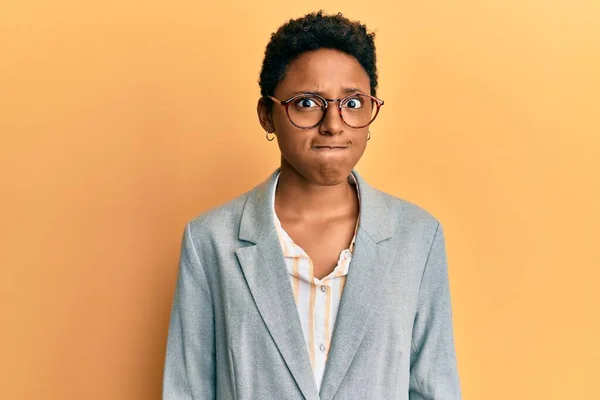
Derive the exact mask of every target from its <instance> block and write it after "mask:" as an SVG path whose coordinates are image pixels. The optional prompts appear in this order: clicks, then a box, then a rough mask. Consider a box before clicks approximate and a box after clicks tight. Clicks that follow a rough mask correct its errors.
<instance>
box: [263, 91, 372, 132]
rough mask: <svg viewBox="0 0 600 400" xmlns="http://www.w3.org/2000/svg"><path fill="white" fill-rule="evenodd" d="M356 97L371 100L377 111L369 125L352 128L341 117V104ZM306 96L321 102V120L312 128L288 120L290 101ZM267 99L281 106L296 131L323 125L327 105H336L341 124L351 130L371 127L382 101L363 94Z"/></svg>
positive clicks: (313, 95) (313, 94) (312, 95)
mask: <svg viewBox="0 0 600 400" xmlns="http://www.w3.org/2000/svg"><path fill="white" fill-rule="evenodd" d="M357 95H359V96H361V97H366V98H369V99H371V100H372V102H373V104H375V105H376V106H377V110H375V114H373V118H371V120H370V121H369V123H367V124H365V125H361V126H352V125H350V124H348V123H347V122H346V121H345V120H344V117H343V116H342V104H343V103H344V101H346V100H347V99H349V98H352V97H356V96H357ZM306 96H311V97H317V98H318V99H320V100H322V101H323V106H321V109H322V110H323V116H322V117H321V119H320V120H319V122H317V123H316V124H314V125H312V126H299V125H296V123H294V121H292V119H291V118H290V112H289V108H288V107H289V105H290V104H291V103H292V101H294V100H296V99H299V98H301V97H306ZM266 97H267V98H269V99H271V100H273V101H274V102H275V103H277V104H279V105H281V106H283V108H285V114H286V115H287V117H288V119H289V120H290V122H291V123H292V125H294V126H295V127H296V128H298V129H313V128H316V127H317V126H319V125H321V124H322V123H323V121H324V120H325V116H326V115H327V108H328V106H329V103H337V109H338V112H339V114H340V119H341V120H342V122H343V123H344V125H346V126H347V127H349V128H353V129H360V128H365V127H367V126H369V125H371V124H372V123H373V121H375V118H377V115H378V114H379V109H380V108H381V106H382V105H383V103H384V101H383V100H381V99H378V98H377V97H375V96H371V95H368V94H365V93H352V94H349V95H348V96H346V97H342V98H341V99H326V98H325V97H323V96H319V95H318V94H315V93H300V94H297V95H294V96H292V97H290V98H289V99H287V100H279V99H278V98H276V97H273V96H266Z"/></svg>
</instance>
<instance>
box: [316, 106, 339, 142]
mask: <svg viewBox="0 0 600 400" xmlns="http://www.w3.org/2000/svg"><path fill="white" fill-rule="evenodd" d="M343 131H344V122H343V121H342V116H341V115H340V112H339V109H338V107H337V102H336V101H330V102H329V104H328V107H327V110H325V117H324V118H323V122H322V123H321V125H320V126H319V133H321V134H322V135H331V136H333V135H339V134H340V133H342V132H343Z"/></svg>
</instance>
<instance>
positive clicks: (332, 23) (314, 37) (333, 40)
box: [259, 11, 377, 105]
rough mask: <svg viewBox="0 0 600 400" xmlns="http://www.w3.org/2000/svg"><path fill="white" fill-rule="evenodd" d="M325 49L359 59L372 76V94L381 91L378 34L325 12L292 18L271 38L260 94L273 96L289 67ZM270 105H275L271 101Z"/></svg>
mask: <svg viewBox="0 0 600 400" xmlns="http://www.w3.org/2000/svg"><path fill="white" fill-rule="evenodd" d="M321 48H326V49H335V50H339V51H342V52H344V53H346V54H349V55H351V56H353V57H354V58H356V59H357V60H358V62H359V63H360V65H361V66H362V67H363V68H364V70H365V72H366V73H367V75H368V76H369V80H370V84H371V95H372V96H375V95H376V91H377V67H376V65H375V61H376V56H375V33H374V32H368V31H367V27H366V26H365V25H364V24H361V23H360V22H358V21H350V20H349V19H348V18H346V17H344V16H343V15H342V13H338V14H336V15H323V11H319V12H316V13H310V14H307V15H305V16H304V17H301V18H298V19H290V20H289V21H288V22H287V23H285V24H283V25H282V26H280V27H279V29H278V30H277V32H275V33H273V34H272V35H271V40H270V41H269V44H268V45H267V48H266V49H265V58H264V60H263V64H262V68H261V71H260V80H259V85H260V92H261V95H262V96H263V98H266V99H268V97H267V96H272V95H273V94H274V92H275V88H276V87H277V85H278V84H279V82H281V81H282V80H283V78H284V77H285V72H286V69H287V67H288V65H289V64H290V63H291V62H292V61H293V60H294V59H296V58H297V57H298V56H300V55H301V54H302V53H305V52H307V51H312V50H318V49H321ZM267 103H268V104H269V105H271V102H268V101H267Z"/></svg>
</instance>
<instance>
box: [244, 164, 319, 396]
mask: <svg viewBox="0 0 600 400" xmlns="http://www.w3.org/2000/svg"><path fill="white" fill-rule="evenodd" d="M276 174H277V172H275V173H274V174H273V175H272V176H271V177H270V178H269V180H267V181H266V182H265V183H263V184H262V185H261V186H259V187H257V188H256V189H255V190H253V191H252V192H250V194H249V196H248V200H247V201H246V204H245V206H244V211H243V214H242V219H241V224H240V234H239V237H240V239H241V240H244V241H247V242H251V243H253V244H254V245H251V246H247V247H242V248H239V249H237V250H236V255H237V258H238V261H239V263H240V265H241V267H242V270H243V273H244V276H245V278H246V281H247V283H248V287H249V289H250V291H251V293H252V296H253V298H254V302H255V303H256V307H257V308H258V310H259V312H260V315H261V317H262V319H263V321H264V323H265V325H266V327H267V329H268V330H269V333H270V334H271V337H272V338H273V341H274V342H275V345H276V346H277V348H278V350H279V353H280V354H281V356H282V358H283V359H284V361H285V363H286V365H287V367H288V369H289V370H290V373H291V374H292V376H293V377H294V379H295V381H296V384H297V385H298V387H299V388H300V390H301V391H302V394H303V395H304V397H305V398H306V399H311V400H312V399H319V394H318V392H317V386H316V384H315V380H314V376H313V373H312V369H311V366H310V359H309V357H308V351H307V349H306V343H305V340H304V335H303V333H302V326H301V324H300V318H299V316H298V310H297V307H296V303H295V301H294V294H293V292H292V287H291V285H290V284H289V276H288V272H287V270H286V268H285V259H284V258H283V252H282V250H281V246H280V244H279V239H278V237H277V231H276V230H275V225H274V220H273V213H272V208H271V195H272V191H273V189H274V185H275V177H276Z"/></svg>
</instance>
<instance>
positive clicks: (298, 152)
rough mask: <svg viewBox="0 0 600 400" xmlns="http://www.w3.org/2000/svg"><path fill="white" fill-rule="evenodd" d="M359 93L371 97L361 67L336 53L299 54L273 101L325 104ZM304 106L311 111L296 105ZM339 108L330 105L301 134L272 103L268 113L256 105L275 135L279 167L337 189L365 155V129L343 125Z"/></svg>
mask: <svg viewBox="0 0 600 400" xmlns="http://www.w3.org/2000/svg"><path fill="white" fill-rule="evenodd" d="M359 92H360V93H365V94H370V92H371V86H370V81H369V76H368V75H367V73H366V72H365V70H364V69H363V68H362V66H361V65H360V64H359V62H358V61H357V60H356V59H355V58H354V57H352V56H350V55H348V54H345V53H343V52H340V51H337V50H331V49H319V50H315V51H310V52H306V53H303V54H301V55H300V56H299V57H298V58H296V59H295V60H294V61H292V62H291V63H290V64H289V65H288V68H287V71H286V74H285V77H284V78H283V80H282V81H281V82H280V83H279V85H278V86H277V88H276V89H275V93H274V97H276V98H277V99H279V100H286V99H289V98H290V97H292V96H294V95H296V94H299V93H316V94H319V95H320V96H322V97H324V98H326V99H339V98H343V97H346V96H348V94H351V93H359ZM292 105H293V104H290V107H291V106H292ZM305 105H306V106H310V102H308V103H305V104H301V105H300V106H305ZM337 105H338V104H337V103H334V102H329V104H328V109H327V112H326V114H325V117H324V120H323V122H322V123H321V124H320V125H318V126H317V127H314V128H311V129H300V128H297V127H296V126H294V125H293V124H292V123H291V122H290V120H289V118H288V117H287V115H286V111H285V108H284V107H283V106H281V105H279V104H277V103H274V104H273V106H272V109H271V112H269V111H268V109H267V107H266V106H264V104H263V103H262V102H259V106H258V113H259V119H260V122H261V124H262V126H263V128H264V129H265V130H268V129H270V130H271V131H273V130H274V131H275V132H276V136H277V142H278V144H279V149H280V150H281V156H282V168H288V167H291V168H292V169H293V170H295V171H296V172H297V173H298V174H299V175H301V176H302V177H304V178H305V179H306V180H308V181H310V182H313V183H316V184H319V185H327V186H329V185H336V184H339V183H341V182H344V181H345V180H346V179H347V178H348V176H349V175H350V172H351V171H352V168H354V166H355V165H356V163H357V162H358V160H359V159H360V157H361V156H362V154H363V152H364V151H365V147H366V145H367V135H368V133H367V132H368V129H369V128H368V127H364V128H350V127H348V126H347V125H345V124H344V122H343V121H342V119H341V117H340V113H339V112H338V108H337ZM352 105H354V104H352ZM364 106H365V107H371V105H370V104H365V105H364Z"/></svg>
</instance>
